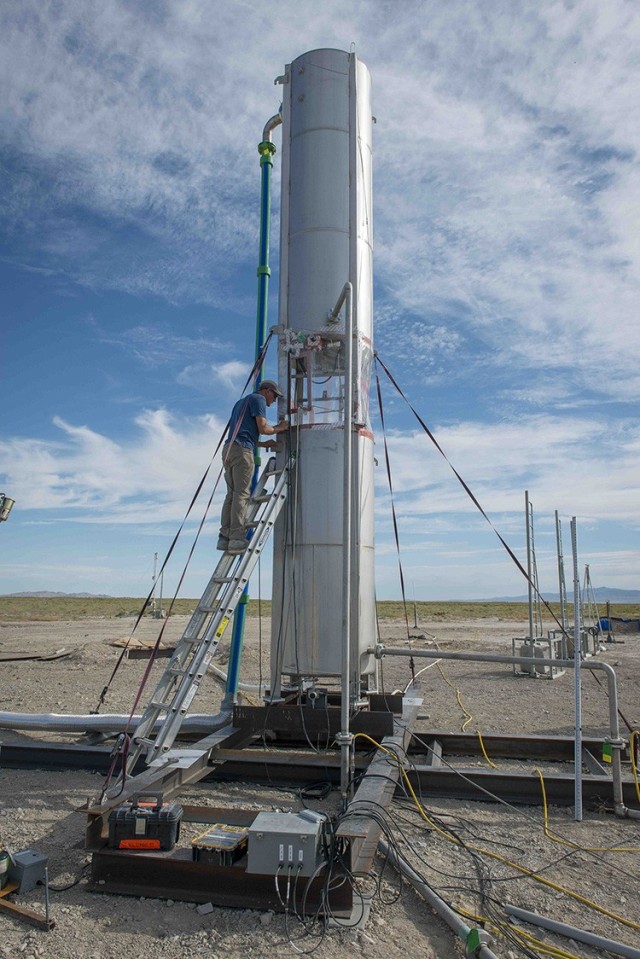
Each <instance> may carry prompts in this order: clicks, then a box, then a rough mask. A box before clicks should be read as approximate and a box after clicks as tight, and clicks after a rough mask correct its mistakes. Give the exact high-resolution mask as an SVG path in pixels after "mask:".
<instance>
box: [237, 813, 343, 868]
mask: <svg viewBox="0 0 640 959" xmlns="http://www.w3.org/2000/svg"><path fill="white" fill-rule="evenodd" d="M324 824H325V817H324V816H322V815H321V814H320V813H316V812H313V810H311V809H303V810H302V812H261V813H258V815H257V816H256V818H255V820H254V822H253V825H252V826H251V827H250V828H249V858H248V863H247V872H251V873H259V874H262V875H265V874H266V875H270V876H274V875H283V876H286V875H288V874H289V875H291V877H292V878H293V879H295V878H296V877H297V876H312V875H313V874H314V873H315V871H316V869H317V868H318V866H319V865H321V863H322V861H323V859H324V858H325V856H324V851H323V837H324Z"/></svg>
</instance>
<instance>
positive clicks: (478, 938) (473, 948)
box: [465, 929, 493, 959]
mask: <svg viewBox="0 0 640 959" xmlns="http://www.w3.org/2000/svg"><path fill="white" fill-rule="evenodd" d="M492 941H493V940H492V939H491V936H490V935H489V933H488V932H486V930H484V929H470V930H469V935H468V936H467V942H466V947H467V948H466V950H465V956H466V957H467V959H476V957H477V956H478V954H479V952H480V949H481V948H482V946H489V945H491V942H492Z"/></svg>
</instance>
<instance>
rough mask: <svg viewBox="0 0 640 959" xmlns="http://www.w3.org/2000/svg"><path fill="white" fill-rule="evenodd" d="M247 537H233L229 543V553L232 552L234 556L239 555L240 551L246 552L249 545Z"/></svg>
mask: <svg viewBox="0 0 640 959" xmlns="http://www.w3.org/2000/svg"><path fill="white" fill-rule="evenodd" d="M248 545H249V544H248V542H247V540H246V539H232V540H229V545H228V546H227V553H231V554H232V555H233V556H239V555H240V553H244V551H245V550H246V548H247V546H248Z"/></svg>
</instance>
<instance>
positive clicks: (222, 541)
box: [216, 536, 229, 553]
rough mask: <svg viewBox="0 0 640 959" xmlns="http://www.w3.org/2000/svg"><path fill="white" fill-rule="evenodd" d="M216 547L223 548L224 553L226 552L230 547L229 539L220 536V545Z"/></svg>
mask: <svg viewBox="0 0 640 959" xmlns="http://www.w3.org/2000/svg"><path fill="white" fill-rule="evenodd" d="M216 549H219V550H221V551H222V552H223V553H226V552H227V550H228V549H229V540H228V539H227V537H226V536H218V545H217V546H216Z"/></svg>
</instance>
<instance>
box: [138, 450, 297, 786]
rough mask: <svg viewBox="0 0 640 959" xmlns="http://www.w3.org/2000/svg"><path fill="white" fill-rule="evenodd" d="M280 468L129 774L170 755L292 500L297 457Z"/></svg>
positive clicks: (218, 574) (221, 566)
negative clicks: (143, 763)
mask: <svg viewBox="0 0 640 959" xmlns="http://www.w3.org/2000/svg"><path fill="white" fill-rule="evenodd" d="M274 463H275V458H274V457H272V458H270V460H269V462H268V463H267V466H266V468H265V470H264V471H263V473H262V474H261V476H260V478H259V480H258V484H257V486H256V489H255V491H254V497H252V499H251V500H250V501H249V508H248V510H247V516H248V518H249V521H250V522H251V525H252V527H253V528H254V533H253V536H252V538H251V539H250V540H249V541H248V544H247V549H246V551H245V552H244V553H242V554H240V556H235V555H232V554H229V553H225V554H223V556H222V557H221V558H220V561H219V562H218V565H217V566H216V569H215V570H214V573H213V575H212V576H211V579H210V580H209V582H208V584H207V586H206V587H205V590H204V593H203V594H202V597H201V599H200V601H199V602H198V605H197V607H196V609H195V610H194V612H193V614H192V615H191V618H190V620H189V623H188V624H187V626H186V628H185V631H184V633H183V635H182V638H181V639H180V640H179V642H178V644H177V646H176V648H175V650H174V653H173V656H172V657H171V659H170V660H169V663H168V665H167V667H166V669H165V671H164V673H163V675H162V677H161V678H160V680H159V682H158V684H157V685H156V688H155V691H154V693H153V695H152V697H151V700H150V701H149V703H148V705H147V707H146V708H145V710H144V712H143V715H142V717H141V719H140V721H139V723H138V725H137V727H136V729H135V731H134V732H133V735H132V743H133V748H132V749H131V750H130V753H129V756H128V759H127V763H126V767H127V772H129V771H130V770H132V769H133V767H134V766H135V763H136V762H137V760H138V759H139V757H140V755H141V753H142V751H143V750H144V749H145V747H147V748H148V753H147V760H148V762H151V761H152V760H153V759H154V758H155V757H156V756H157V755H158V754H159V753H161V752H166V751H167V750H169V749H170V748H171V746H172V744H173V742H174V740H175V738H176V736H177V734H178V732H179V730H180V726H181V725H182V721H183V719H184V716H185V715H186V713H187V711H188V709H189V706H190V705H191V703H192V701H193V699H194V697H195V696H196V694H197V692H198V689H199V687H200V683H201V681H202V679H203V678H204V676H205V675H206V672H207V669H208V666H209V664H210V662H211V660H212V659H213V657H214V655H215V653H216V651H217V648H218V645H219V643H220V640H221V638H222V636H223V634H224V631H225V629H226V627H227V625H228V623H229V621H230V619H231V616H232V615H233V613H234V611H235V609H236V607H237V605H238V602H239V601H240V598H241V596H242V594H243V592H244V589H245V586H246V584H247V583H248V581H249V578H250V576H251V573H252V571H253V569H254V567H255V566H256V564H257V562H258V559H259V558H260V555H261V553H262V550H263V548H264V545H265V543H266V541H267V540H268V538H269V535H270V533H271V531H272V529H273V526H274V524H275V521H276V519H277V517H278V515H279V513H280V510H281V509H282V506H283V504H284V501H285V499H286V497H287V493H288V484H289V474H290V471H291V469H292V468H293V466H294V465H295V459H294V457H291V458H290V459H289V460H288V462H287V463H286V465H285V466H284V468H283V469H282V470H275V469H274V468H273V464H274ZM272 476H276V477H277V478H276V483H275V486H274V488H273V490H272V492H271V494H270V495H269V497H268V498H265V494H264V490H265V486H266V483H267V481H268V480H269V479H270V478H271V477H272ZM260 510H262V512H261V515H260V516H259V517H258V516H257V513H258V512H259V511H260ZM234 565H235V569H234ZM163 713H164V714H165V720H164V722H163V723H162V725H161V727H160V729H159V730H158V732H157V735H156V736H155V739H152V738H151V736H152V733H153V729H154V727H155V725H156V722H157V721H158V719H159V718H160V717H161V715H162V714H163Z"/></svg>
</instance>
